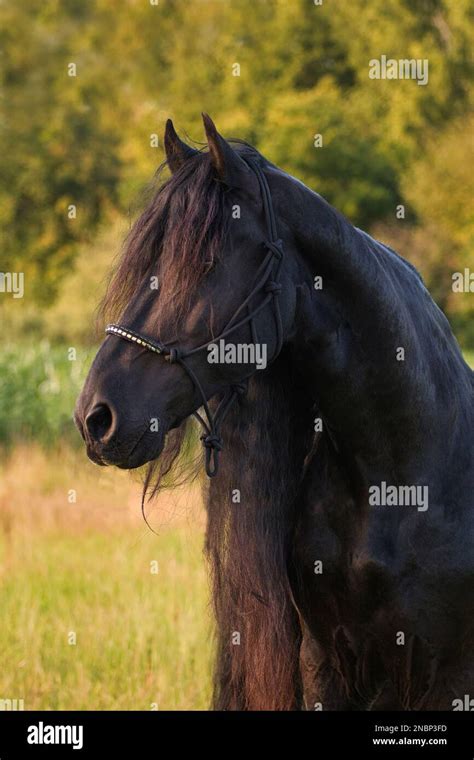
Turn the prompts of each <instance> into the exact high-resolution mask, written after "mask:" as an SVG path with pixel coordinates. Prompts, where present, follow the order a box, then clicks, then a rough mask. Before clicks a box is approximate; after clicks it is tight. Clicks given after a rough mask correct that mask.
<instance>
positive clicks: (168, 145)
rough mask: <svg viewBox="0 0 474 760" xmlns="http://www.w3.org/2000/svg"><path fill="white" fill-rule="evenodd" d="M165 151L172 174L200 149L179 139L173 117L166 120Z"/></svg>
mask: <svg viewBox="0 0 474 760" xmlns="http://www.w3.org/2000/svg"><path fill="white" fill-rule="evenodd" d="M165 153H166V160H167V161H168V166H169V167H170V169H171V172H172V174H174V173H175V172H177V171H178V169H180V168H181V167H182V165H183V164H184V163H185V162H186V161H187V160H188V158H191V157H192V156H195V155H196V154H197V153H199V151H198V150H195V149H194V148H191V147H190V146H189V145H186V143H185V142H183V141H182V140H180V139H179V137H178V135H177V134H176V131H175V128H174V126H173V122H172V121H171V119H168V121H167V122H166V128H165Z"/></svg>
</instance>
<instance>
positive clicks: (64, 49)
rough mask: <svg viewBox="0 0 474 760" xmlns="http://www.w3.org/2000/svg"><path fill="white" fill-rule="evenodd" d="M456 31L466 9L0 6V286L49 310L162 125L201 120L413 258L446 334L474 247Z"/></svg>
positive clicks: (467, 102) (464, 89)
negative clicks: (12, 282) (380, 73)
mask: <svg viewBox="0 0 474 760" xmlns="http://www.w3.org/2000/svg"><path fill="white" fill-rule="evenodd" d="M473 28H474V18H473V10H472V5H471V3H470V0H370V2H367V3H352V2H348V1H347V0H335V1H334V2H328V1H326V0H323V2H322V4H321V5H317V4H315V3H314V2H312V1H311V0H291V2H289V0H232V2H230V1H228V0H192V1H191V2H190V1H189V0H159V2H157V3H155V2H153V1H150V0H122V2H120V3H117V2H115V0H62V1H60V0H31V1H30V2H29V3H27V4H24V3H18V2H16V0H4V2H3V3H2V4H1V5H0V29H1V30H2V31H1V32H0V42H1V46H2V51H3V54H2V58H1V72H0V76H1V80H0V83H1V90H0V136H1V146H2V150H1V151H0V175H1V177H2V182H1V185H0V221H1V225H2V230H3V235H2V246H1V250H0V269H1V270H2V271H5V270H13V269H20V270H21V271H24V272H25V275H26V277H27V278H28V282H29V283H30V287H29V295H30V296H31V298H32V299H33V298H34V299H35V300H36V301H40V302H43V303H46V302H51V301H52V300H53V298H54V296H55V294H56V293H57V291H58V288H59V287H60V286H61V283H62V281H63V280H64V278H67V277H68V276H69V275H70V274H71V272H72V270H73V262H74V258H75V256H76V255H77V251H78V246H79V244H82V245H83V246H87V245H89V244H91V243H93V242H94V240H95V239H96V236H97V233H98V230H99V227H100V225H101V224H106V223H108V221H109V220H110V218H111V213H112V212H113V213H116V212H117V211H119V212H120V213H121V214H123V215H130V214H131V213H132V211H131V209H132V208H133V205H134V203H135V201H136V198H137V194H138V192H139V190H140V188H141V187H143V185H144V184H145V183H146V182H147V180H148V179H149V178H150V176H151V174H152V173H153V170H154V168H155V167H156V166H157V165H158V164H159V163H160V162H161V160H162V159H163V153H162V143H161V139H162V134H163V128H164V122H165V120H166V118H167V117H169V116H171V117H172V118H173V119H174V120H175V122H176V126H177V127H178V128H179V129H180V131H181V133H183V134H184V135H185V136H186V135H187V136H188V137H189V138H190V139H194V140H197V141H199V140H201V139H202V126H201V121H200V114H201V112H202V111H207V112H209V113H211V115H212V116H213V118H215V120H216V122H217V124H218V126H219V128H220V129H221V131H222V132H223V133H224V134H226V135H227V136H238V137H242V138H244V139H247V140H249V141H250V142H253V143H254V144H256V145H257V146H258V147H259V148H260V149H261V150H262V151H263V152H264V153H266V154H267V155H268V156H269V157H270V158H271V160H272V161H274V162H275V163H278V164H279V165H281V166H282V167H283V168H285V169H286V170H288V171H289V172H292V173H294V174H296V175H297V176H298V177H300V178H301V179H302V180H303V181H305V182H306V183H308V184H309V185H310V186H311V187H313V188H314V189H316V190H317V191H318V192H320V193H321V194H322V195H324V196H325V197H326V198H327V199H328V200H329V201H330V202H331V203H333V204H334V205H335V206H337V207H338V208H339V209H340V210H341V211H343V212H344V213H345V214H346V215H347V216H348V217H349V218H350V219H351V221H353V222H354V223H355V224H357V225H360V226H363V227H365V228H366V229H375V228H376V229H378V230H381V231H384V230H385V232H386V233H387V235H388V237H390V239H391V242H392V243H393V244H395V246H396V247H398V248H400V250H401V253H402V254H403V255H405V256H407V257H408V258H410V256H411V255H413V258H415V259H417V257H418V259H420V255H421V254H420V251H421V252H425V253H426V257H425V258H424V260H423V262H422V264H423V265H422V269H423V273H424V275H425V277H426V279H427V281H428V285H430V284H432V285H433V287H434V288H435V290H436V293H437V294H438V295H439V297H440V299H441V301H442V304H443V306H444V307H445V308H446V309H447V310H448V311H449V313H450V314H451V315H455V316H456V315H457V317H459V320H458V322H459V324H460V325H461V327H462V323H463V320H464V322H465V321H466V320H467V319H469V317H470V316H472V307H471V306H470V305H469V303H470V302H472V298H471V299H464V302H463V304H462V305H461V300H462V299H457V300H456V299H455V298H453V297H451V296H450V285H451V279H450V272H451V271H453V268H454V269H456V268H459V267H461V266H467V265H468V263H467V262H469V257H470V256H471V254H472V249H473V245H474V243H473V221H472V216H471V215H470V214H469V211H468V209H469V200H470V196H469V188H470V186H471V172H470V170H469V168H468V160H467V157H468V155H471V156H472V137H471V138H470V135H472V127H473V117H472V106H473V93H474V88H473V77H472V73H473V72H472V66H473V63H472V55H471V48H472V42H473ZM382 55H385V56H386V57H387V58H395V59H397V60H398V59H411V58H414V59H426V60H427V61H428V65H429V81H428V84H427V85H425V86H423V85H419V84H417V82H416V81H414V80H413V79H405V80H402V79H399V80H389V79H380V80H374V79H370V78H369V61H370V60H371V59H380V57H381V56H382ZM71 63H74V64H75V65H76V76H70V75H69V73H70V71H69V68H68V67H69V65H70V64H71ZM318 136H320V137H318ZM470 139H471V142H470ZM318 140H319V142H318ZM321 141H322V143H321ZM400 204H402V205H404V206H406V215H405V218H404V219H403V220H401V219H397V217H396V209H397V207H398V206H399V205H400ZM72 206H75V207H76V217H75V218H71V212H70V209H71V207H72ZM432 235H434V236H435V237H436V241H435V242H434V243H433V241H432V240H431V236H432ZM420 240H423V241H424V244H421V245H420ZM400 241H401V242H402V243H403V244H406V245H407V247H406V248H405V247H403V248H401V246H400V245H399V244H398V243H399V242H400ZM411 245H413V247H414V248H415V251H414V253H413V254H412V251H411V250H410V248H411ZM81 250H86V248H85V247H84V248H83V249H81ZM85 255H86V254H85ZM417 263H419V261H418V260H417ZM91 266H93V262H92V263H91Z"/></svg>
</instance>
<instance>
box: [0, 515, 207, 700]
mask: <svg viewBox="0 0 474 760" xmlns="http://www.w3.org/2000/svg"><path fill="white" fill-rule="evenodd" d="M155 559H156V560H158V563H159V565H158V566H159V572H158V574H156V575H154V574H152V573H151V572H150V562H151V561H152V560H155ZM0 604H1V609H2V620H3V625H2V626H1V628H0V651H1V660H2V668H1V675H0V698H11V699H13V698H16V699H24V704H25V709H51V710H69V709H75V710H92V709H97V710H108V709H122V710H150V709H151V705H152V703H158V706H159V708H160V709H171V710H174V709H185V708H187V709H206V708H207V707H208V705H209V699H210V683H209V681H210V672H211V662H210V651H209V650H210V646H209V620H208V616H207V614H206V612H207V609H206V606H207V587H206V580H205V577H204V563H203V561H202V558H201V556H200V551H198V550H197V548H196V546H195V545H190V544H189V543H187V542H186V541H185V540H184V537H183V534H182V532H181V531H179V530H175V531H170V532H168V533H167V534H166V535H165V536H163V537H161V538H160V539H156V541H155V543H154V545H152V542H150V541H149V540H148V541H146V542H144V543H141V544H138V545H135V546H133V545H131V542H130V538H129V537H127V536H113V537H110V536H107V535H100V534H98V535H89V536H86V537H82V538H81V539H80V540H78V539H77V538H76V537H74V536H60V535H56V536H54V535H53V536H47V537H42V538H41V539H40V540H37V539H36V540H34V542H33V545H32V547H30V548H29V549H28V550H27V551H25V552H22V551H21V550H19V547H18V546H17V547H16V550H15V558H14V561H13V562H12V563H11V564H10V565H9V567H8V572H7V573H6V574H5V576H4V578H3V582H2V587H1V593H0ZM71 631H74V632H75V635H76V637H77V643H76V645H75V646H74V645H71V644H69V643H68V635H69V632H71Z"/></svg>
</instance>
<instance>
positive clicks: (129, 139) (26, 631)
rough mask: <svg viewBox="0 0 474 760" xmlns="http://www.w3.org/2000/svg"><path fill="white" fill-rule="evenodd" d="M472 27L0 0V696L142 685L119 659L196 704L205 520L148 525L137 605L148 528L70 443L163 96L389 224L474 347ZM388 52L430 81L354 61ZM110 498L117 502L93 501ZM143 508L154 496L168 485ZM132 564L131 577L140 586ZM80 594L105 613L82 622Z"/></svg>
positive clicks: (256, 7)
mask: <svg viewBox="0 0 474 760" xmlns="http://www.w3.org/2000/svg"><path fill="white" fill-rule="evenodd" d="M473 30H474V11H473V6H472V3H471V0H367V2H364V3H359V2H351V0H331V2H330V1H329V0H323V2H322V5H316V4H315V3H314V2H313V0H232V1H230V0H158V2H155V1H154V0H151V1H150V0H122V2H119V3H118V2H116V1H115V0H30V1H29V2H28V3H18V2H16V0H3V2H2V3H1V4H0V46H1V50H2V55H1V58H0V145H1V150H0V226H1V229H2V239H1V246H0V271H1V272H6V271H20V272H24V273H25V296H24V298H22V299H13V298H12V297H11V295H10V294H0V320H1V324H2V342H1V344H0V445H2V446H3V448H4V455H3V456H2V465H1V475H2V480H3V487H2V490H0V515H1V517H2V523H1V526H3V533H2V534H1V535H2V536H3V538H2V540H1V541H0V550H1V552H2V553H1V554H0V560H1V564H0V568H1V572H2V578H3V586H2V587H0V595H1V603H2V610H3V614H4V615H7V617H8V619H9V620H10V621H13V622H14V625H13V626H12V627H10V628H8V627H7V628H4V629H3V632H2V633H0V651H2V652H3V655H2V657H3V658H7V659H6V660H5V662H6V666H5V663H4V667H2V668H0V672H1V673H3V675H2V676H0V698H2V697H4V698H5V697H9V696H10V697H18V698H20V697H22V696H24V695H23V694H22V692H24V691H27V692H28V694H29V695H30V703H29V706H32V707H45V708H47V707H48V706H56V707H81V706H82V707H87V706H89V707H94V706H95V707H113V706H118V707H120V706H122V707H133V706H135V708H136V707H137V706H138V705H137V693H136V690H135V686H133V687H132V686H130V684H129V686H125V683H126V677H127V673H130V672H131V671H133V677H132V683H133V684H135V685H136V688H137V689H138V691H139V692H140V695H141V694H142V690H143V692H144V693H143V695H142V696H143V699H142V696H140V698H139V699H138V702H139V704H140V705H141V704H143V706H144V709H147V706H146V704H145V702H146V700H147V699H149V701H150V702H153V701H154V698H153V695H155V697H156V692H157V691H160V693H161V692H163V695H164V696H163V700H162V701H163V705H164V706H169V707H205V705H206V700H207V696H208V675H209V668H208V656H209V642H208V629H207V623H206V622H205V621H202V620H200V621H197V622H196V621H194V622H193V623H189V626H190V631H188V633H187V634H185V633H184V629H185V628H186V625H188V623H187V622H186V620H185V619H183V617H182V616H183V615H184V616H185V615H186V609H185V608H186V607H187V606H188V604H187V603H188V598H189V597H192V598H193V599H194V600H200V601H199V602H198V603H201V602H202V610H204V608H205V599H206V589H205V582H204V578H203V576H201V571H200V570H199V569H198V568H200V564H199V560H196V546H198V545H199V543H200V540H201V526H200V522H199V520H198V521H197V523H196V530H195V533H196V536H197V538H196V536H195V535H194V533H193V537H192V538H190V539H189V540H190V541H191V544H189V552H187V551H186V550H184V549H183V550H182V551H181V550H180V551H177V552H176V547H177V546H181V544H180V541H182V540H183V534H182V532H181V528H180V527H179V526H180V524H178V526H177V527H176V529H175V528H173V529H170V530H166V531H165V532H164V533H163V535H162V536H161V538H160V541H159V542H158V548H159V549H160V551H162V553H163V555H164V556H166V558H167V562H172V561H173V562H175V563H178V565H176V566H173V567H174V570H173V571H171V570H168V576H167V577H168V580H170V578H171V577H172V575H173V572H174V573H175V575H176V577H179V578H182V580H183V583H182V585H181V587H180V589H179V590H178V589H177V588H176V584H174V585H173V584H171V586H170V585H169V584H168V585H166V584H165V585H164V586H163V585H162V587H161V591H160V592H159V593H162V594H163V597H160V599H161V602H160V605H161V606H160V607H159V611H158V615H157V616H156V609H155V611H154V612H153V609H152V607H151V606H146V605H145V609H144V608H143V606H142V607H140V605H139V604H137V603H136V602H135V601H134V583H132V582H131V581H130V578H128V580H127V581H126V580H125V576H126V575H127V571H126V568H127V566H128V565H127V563H131V565H132V566H135V565H134V564H133V563H134V562H135V564H136V563H138V564H139V566H140V568H141V570H140V572H148V570H147V569H146V567H147V562H148V557H149V556H150V557H151V558H153V556H154V552H155V550H156V547H157V545H156V544H154V543H153V542H152V540H151V537H152V534H149V535H147V538H146V539H144V540H145V545H146V549H143V543H142V542H138V544H137V545H138V547H139V548H138V549H137V546H136V545H135V543H134V541H133V540H131V539H130V524H129V515H128V512H127V510H124V509H123V508H121V507H123V500H122V501H121V499H120V497H119V496H118V495H117V497H116V499H115V497H113V498H112V497H111V496H110V489H111V483H112V482H120V484H121V488H122V491H121V493H122V494H125V495H124V496H123V497H122V499H125V501H127V500H128V499H130V498H132V497H131V496H130V492H129V490H127V489H130V488H132V486H126V485H125V483H128V480H127V481H125V480H124V478H123V476H122V475H119V474H117V473H111V474H110V476H107V478H109V479H108V480H107V488H106V489H105V490H103V491H101V490H100V488H99V490H97V488H96V486H94V485H93V484H97V483H100V482H103V479H104V477H106V476H104V475H102V474H101V476H100V478H99V476H98V475H97V470H96V469H94V468H93V466H92V465H90V464H88V463H86V462H85V459H84V454H83V452H82V450H81V449H80V448H79V446H80V439H79V436H78V435H77V434H76V433H75V431H74V430H73V427H72V424H71V411H72V408H73V405H74V399H75V396H76V394H77V391H78V389H79V388H80V385H81V381H82V379H83V377H84V374H85V372H86V370H87V366H88V364H89V362H90V359H91V358H92V356H93V354H94V350H95V346H96V342H97V336H96V333H95V331H94V310H95V307H96V305H97V303H98V301H99V299H100V296H101V294H102V293H103V290H104V286H105V281H106V277H107V273H108V271H109V269H110V266H111V263H112V261H113V258H114V256H115V255H116V254H117V252H118V251H119V250H120V246H121V241H122V239H123V237H124V235H125V234H126V232H127V230H128V228H129V225H130V223H131V221H132V220H133V218H134V216H135V214H136V211H137V208H138V207H139V203H140V197H141V193H142V191H143V189H144V188H145V187H146V184H147V183H148V181H149V180H150V178H151V177H152V175H153V173H154V171H155V169H156V168H157V166H158V165H159V164H160V163H161V162H162V160H163V157H164V156H163V148H162V135H163V131H164V124H165V121H166V119H167V118H168V117H171V118H173V120H174V123H175V126H176V127H177V129H178V131H179V132H180V134H181V135H182V136H183V137H184V138H188V139H189V140H195V141H197V143H199V141H200V140H202V139H203V131H202V123H201V116H200V114H201V112H202V111H207V112H208V113H210V114H211V115H212V117H213V118H214V119H215V121H216V123H217V126H218V128H219V129H220V131H221V132H222V133H223V134H224V135H226V136H227V137H240V138H243V139H245V140H248V141H249V142H251V143H253V144H255V145H256V146H257V147H258V148H259V149H260V150H261V151H262V152H263V153H264V154H265V155H266V156H267V157H268V158H269V159H270V160H272V161H273V162H274V163H277V164H278V165H280V166H281V167H282V168H284V169H285V170H287V171H288V172H290V173H293V174H294V175H296V176H297V177H299V178H300V179H302V180H303V181H304V182H306V183H307V184H308V185H309V186H310V187H312V188H313V189H315V190H317V191H318V192H319V193H321V194H322V195H323V196H325V197H326V198H327V200H328V201H329V202H331V203H332V204H333V205H335V206H336V207H337V208H339V209H340V210H341V211H342V212H344V213H345V214H346V215H347V216H348V217H349V219H350V220H351V221H352V222H353V223H354V224H356V225H358V226H361V227H363V228H364V229H366V230H368V231H369V232H371V233H372V234H373V235H375V236H376V237H378V238H379V239H381V240H382V241H384V242H386V243H388V244H389V245H392V246H393V247H394V248H396V249H397V250H398V251H399V252H400V253H401V254H402V255H403V256H405V257H406V258H407V259H409V260H411V261H412V262H413V263H414V264H415V265H416V266H417V267H418V269H419V270H420V272H421V273H422V275H423V277H424V278H425V281H426V283H427V285H428V287H429V288H430V290H431V292H432V293H433V295H434V297H435V299H436V301H437V302H438V304H439V305H440V306H441V307H442V308H443V309H444V311H445V312H446V313H447V315H448V317H449V319H450V321H451V324H452V325H453V329H454V331H455V333H456V335H457V337H458V339H459V341H460V343H461V345H462V347H463V349H464V350H465V351H466V352H467V353H468V354H469V351H470V350H471V351H472V349H473V348H474V320H473V319H472V317H473V310H474V307H473V296H472V294H470V293H453V291H452V287H451V285H452V279H451V278H452V274H453V272H456V271H461V272H462V271H463V270H464V268H465V267H468V266H470V265H471V266H472V261H473V259H472V253H473V250H474V216H473V214H472V197H473V191H474V172H473V171H472V166H473V159H474V141H473V128H474V115H473V111H474V109H473V101H474V84H473V82H474V78H473V66H474V63H473V57H472V45H473V39H474V34H473ZM381 55H386V56H387V58H391V57H392V58H395V59H400V58H421V59H427V60H428V62H429V82H428V84H427V85H426V86H420V85H418V84H417V83H416V81H413V80H373V79H369V76H368V71H369V61H370V60H371V59H373V58H376V59H380V56H381ZM71 64H74V65H75V76H70V74H71V73H74V72H73V69H72V67H71ZM235 64H239V66H240V75H239V76H234V74H235V73H236V68H235ZM317 134H320V135H322V138H323V145H322V147H315V145H314V141H315V135H317ZM399 205H403V206H404V207H405V209H406V213H405V218H404V219H399V218H397V216H396V211H397V207H398V206H399ZM71 206H75V208H76V216H75V218H70V217H71V214H70V207H71ZM71 347H73V348H74V349H75V351H76V355H75V358H73V359H72V360H71V354H70V352H69V349H70V348H71ZM75 446H76V447H77V450H76V451H75V450H74V449H75ZM114 478H115V479H117V480H114ZM68 488H78V489H79V491H80V492H82V501H81V505H82V506H81V507H80V508H79V507H78V506H77V505H72V504H69V503H68V502H67V499H66V496H65V493H66V492H67V489H68ZM132 493H133V503H134V508H135V510H136V512H137V513H138V511H139V509H138V505H139V498H138V492H136V490H133V491H132ZM114 499H115V501H114ZM194 500H195V496H193V499H192V500H191V501H193V502H194ZM127 503H128V502H127ZM113 505H114V506H113ZM120 505H121V506H120ZM104 509H105V510H106V512H107V514H109V512H113V514H114V519H113V520H110V521H108V522H107V521H105V522H104V521H103V520H102V518H101V517H100V515H101V514H102V510H104ZM160 509H161V512H160ZM157 510H158V511H157V512H156V513H155V516H156V515H159V514H167V510H169V504H168V503H167V502H165V503H163V504H162V506H161V507H160V508H159V507H157ZM163 510H164V512H163ZM45 515H46V516H47V517H45ZM124 515H125V517H124ZM78 516H79V517H78ZM157 519H158V521H159V524H160V525H161V518H160V517H159V516H158V517H157ZM112 523H113V524H114V525H115V529H116V532H115V533H114V534H113V536H112V535H111V534H110V526H111V524H112ZM1 526H0V527H1ZM134 531H136V532H137V535H138V534H140V531H141V527H139V526H138V525H135V524H134V527H133V529H132V537H133V536H134V535H135V533H134ZM173 531H175V532H174V533H173ZM25 536H27V542H28V548H26V547H25V544H24V541H23V540H24V538H25ZM74 536H76V538H77V540H76V541H75V540H74ZM71 537H72V538H71ZM155 538H156V537H155ZM117 547H119V548H117ZM120 547H121V549H123V554H120V551H121V550H120ZM13 549H15V551H13ZM137 552H138V553H137ZM149 553H150V554H149ZM119 555H120V556H119ZM173 557H174V559H172V558H173ZM140 562H141V563H142V564H141V565H140ZM180 563H182V564H180ZM189 563H191V564H189ZM58 566H60V567H61V568H62V569H61V572H59V571H58V569H57V568H58ZM137 566H138V565H137ZM169 567H170V566H169ZM91 568H94V571H93V572H92V571H91ZM133 572H135V571H133ZM133 572H132V577H135V576H133ZM136 572H137V573H138V570H137V571H136ZM170 573H171V574H170ZM71 574H72V575H71ZM33 576H34V583H32V577H33ZM94 578H95V579H97V578H100V579H101V580H100V583H101V584H102V585H101V586H100V587H99V586H98V585H97V583H98V582H97V580H96V581H94ZM137 578H138V576H137ZM186 579H187V580H186ZM147 582H148V581H146V582H145V581H144V578H143V577H142V578H141V580H140V581H138V580H137V584H138V588H139V590H140V593H139V597H140V599H143V598H145V597H146V594H147V593H148V591H147V590H146V589H147ZM170 582H171V581H170ZM94 583H95V584H96V585H94ZM142 592H143V593H142ZM71 599H75V600H76V602H77V604H78V607H77V610H76V611H77V615H76V617H78V619H79V618H80V619H81V620H82V623H81V625H82V626H83V627H82V630H83V633H84V631H86V634H87V636H88V637H89V638H88V639H86V640H87V642H88V643H87V646H85V647H84V649H83V650H82V655H81V656H80V657H79V659H78V658H77V656H76V659H75V660H73V662H74V663H75V664H74V666H73V665H71V662H72V661H71V660H68V657H70V651H71V650H70V649H67V650H66V649H65V650H64V651H63V649H62V647H64V646H65V644H64V638H61V637H62V636H63V632H64V631H63V628H64V626H66V625H72V623H66V620H69V621H70V620H71V617H74V615H72V613H71V609H72V607H73V606H74V605H72V607H71V604H72V602H71ZM110 599H114V600H115V602H116V604H115V607H113V605H112V603H111V602H110ZM173 600H174V601H173ZM179 601H181V602H182V603H183V604H179ZM104 605H105V606H104ZM112 607H113V609H115V610H119V612H117V611H116V612H115V613H112V612H110V610H111V609H112ZM202 610H201V611H202ZM109 614H110V615H112V617H111V618H110V617H108V615H109ZM142 614H143V625H144V628H143V630H142V633H137V634H136V635H137V637H138V639H136V640H132V639H133V636H132V634H130V635H129V633H127V632H130V631H139V630H141V629H140V626H139V621H140V616H141V615H142ZM170 615H171V617H172V619H173V620H174V625H175V627H176V629H177V630H179V631H180V634H179V641H178V640H177V639H176V640H175V641H174V643H173V635H172V630H171V632H170V630H168V628H167V626H168V623H169V619H168V618H169V616H170ZM157 617H158V618H159V619H157ZM88 618H91V620H97V621H100V623H99V622H98V624H97V626H96V628H95V635H96V637H97V636H98V637H99V639H98V640H97V639H96V640H95V643H94V642H92V639H91V637H92V636H93V629H94V626H93V625H92V623H91V622H90V621H89V623H87V625H86V627H85V629H84V625H85V624H84V619H88ZM164 618H166V619H167V621H168V622H166V621H164ZM153 620H155V621H156V632H155V633H156V636H157V641H155V640H154V636H153V629H154V623H153ZM206 620H207V618H206ZM58 621H61V622H58ZM160 621H161V623H160ZM77 625H79V622H77ZM160 625H161V627H160ZM58 626H59V628H58ZM61 626H62V627H61ZM193 626H194V627H193ZM191 629H192V630H191ZM64 630H66V629H65V628H64ZM52 631H53V633H52ZM58 631H60V633H58ZM143 631H144V632H143ZM193 631H194V633H193ZM124 632H125V633H124ZM130 636H132V639H130ZM127 637H128V638H127ZM140 637H141V638H140ZM160 637H161V638H160ZM196 637H197V639H196ZM197 640H199V645H198V643H197ZM82 641H84V639H82ZM156 643H158V644H159V647H158V648H159V650H160V652H161V660H159V662H158V661H155V660H154V659H153V658H154V657H155V655H154V654H153V652H156V651H157V650H156V648H155V644H156ZM130 647H131V648H132V650H133V651H135V655H133V656H132V655H130V651H129V648H130ZM134 647H135V650H134ZM78 651H79V650H76V653H77V652H78ZM127 653H128V654H127ZM177 661H180V662H181V661H182V662H183V663H184V665H182V667H183V668H184V671H185V674H183V673H181V671H180V673H181V683H182V684H183V685H182V691H181V692H180V693H179V694H178V693H177V691H176V679H178V680H179V678H180V676H179V675H178V674H177V672H175V671H174V670H173V668H174V667H176V663H177ZM111 663H114V664H113V667H112V666H111ZM173 663H174V665H173ZM157 671H158V674H157ZM114 673H115V676H114ZM160 678H162V679H164V681H163V683H162V685H161V686H160V683H161V682H156V679H158V681H159V679H160ZM2 679H3V681H2ZM35 679H36V680H35ZM154 679H155V680H154ZM206 679H207V680H206ZM35 683H38V684H40V685H39V686H37V687H36V686H35V685H34V684H35ZM198 683H199V684H200V685H199V687H198V686H197V684H198ZM139 684H141V686H139ZM143 684H145V686H143ZM147 685H148V686H149V687H150V688H148V686H147ZM11 692H14V693H11ZM140 699H142V701H141V702H140Z"/></svg>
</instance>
